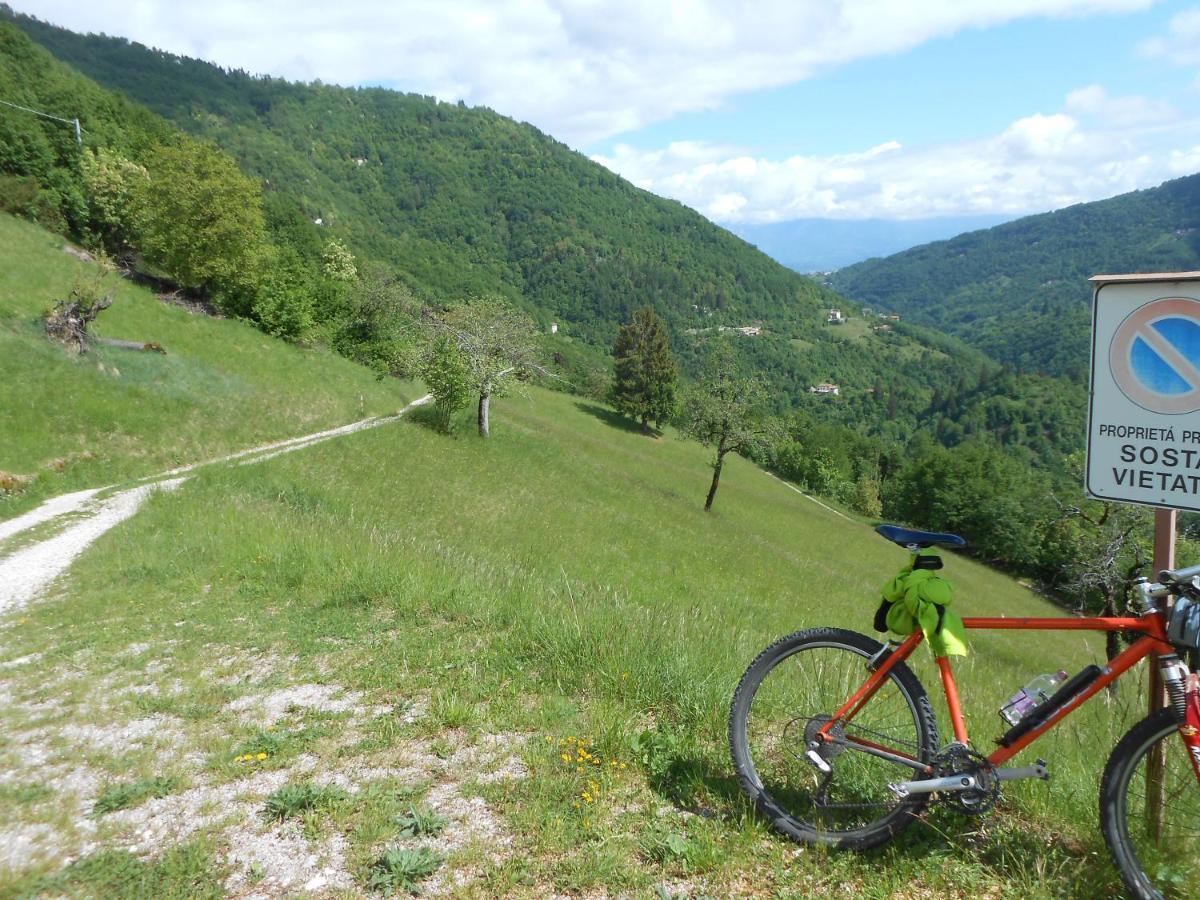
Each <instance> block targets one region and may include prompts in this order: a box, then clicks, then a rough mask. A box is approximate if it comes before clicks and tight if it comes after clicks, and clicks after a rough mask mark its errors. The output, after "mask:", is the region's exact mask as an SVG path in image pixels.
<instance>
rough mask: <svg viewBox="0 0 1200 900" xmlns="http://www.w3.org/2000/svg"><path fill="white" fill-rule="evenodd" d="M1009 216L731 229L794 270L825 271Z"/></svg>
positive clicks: (799, 221)
mask: <svg viewBox="0 0 1200 900" xmlns="http://www.w3.org/2000/svg"><path fill="white" fill-rule="evenodd" d="M1011 218H1012V216H937V217H934V218H930V219H791V220H789V221H787V222H770V223H766V224H761V225H731V226H730V227H729V230H730V231H732V232H733V233H734V234H736V235H738V236H739V237H742V238H745V239H746V240H747V241H749V242H750V243H751V244H753V245H754V246H755V247H757V248H758V249H759V250H761V251H762V252H763V253H765V254H767V255H768V256H769V257H771V258H772V259H774V260H778V261H779V262H781V263H783V264H784V265H785V266H787V267H788V268H789V269H794V270H795V271H797V272H829V271H831V270H833V269H840V268H842V267H844V266H849V265H853V264H854V263H856V262H862V261H863V260H865V259H872V258H874V257H876V256H891V255H892V254H893V253H899V252H900V251H902V250H907V249H909V248H910V247H916V246H917V245H918V244H927V243H929V242H930V241H941V240H946V239H947V238H952V237H954V236H955V235H958V234H963V233H964V232H967V231H978V230H979V229H981V228H991V227H992V226H993V225H999V224H1000V223H1001V222H1007V221H1008V220H1009V219H1011Z"/></svg>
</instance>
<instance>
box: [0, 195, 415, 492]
mask: <svg viewBox="0 0 1200 900" xmlns="http://www.w3.org/2000/svg"><path fill="white" fill-rule="evenodd" d="M62 247H63V239H62V238H61V237H58V236H55V235H51V234H49V233H48V232H46V231H44V230H43V229H40V228H38V227H37V226H35V225H31V224H30V223H28V222H24V221H21V220H18V219H14V218H12V217H11V216H7V215H3V214H0V473H8V474H9V475H12V476H18V478H20V479H21V480H22V481H24V480H26V479H30V478H32V482H31V483H29V484H28V486H27V488H26V489H25V490H24V491H22V492H20V493H18V494H15V495H10V496H6V495H5V494H4V493H3V491H0V516H8V515H10V514H15V513H17V512H20V511H22V510H23V509H25V508H27V507H28V506H30V505H32V504H34V503H35V502H36V501H37V500H40V499H44V498H45V497H48V496H53V495H55V494H59V493H63V492H65V491H70V490H77V489H79V488H83V487H98V486H100V485H105V484H111V483H114V482H120V481H123V480H125V479H128V478H130V477H136V476H142V475H149V474H153V473H156V472H160V471H162V470H165V469H169V468H172V467H174V466H177V465H181V464H185V463H192V462H198V461H201V460H205V459H209V458H211V457H215V456H219V455H221V454H223V453H228V452H231V451H235V450H240V449H242V448H244V447H250V446H253V445H255V444H259V443H264V442H268V441H273V440H279V439H283V438H288V437H293V436H298V435H302V434H307V433H309V432H313V431H318V430H321V429H323V428H329V427H332V426H335V425H342V424H346V423H348V422H352V421H354V420H356V419H360V418H362V417H364V416H370V415H378V414H383V413H392V412H395V411H396V410H398V409H399V408H400V407H402V406H403V405H404V404H405V403H406V402H407V401H408V400H411V399H412V398H413V397H415V396H417V392H416V391H415V390H414V389H413V388H412V386H411V385H407V384H403V383H401V382H397V381H394V380H389V381H379V380H377V379H376V378H375V377H374V376H373V375H372V374H371V373H370V372H368V371H367V370H366V369H364V368H362V367H361V366H357V365H355V364H353V363H351V362H349V361H347V360H345V359H342V358H340V357H338V356H336V355H334V354H333V353H330V352H328V351H326V350H322V349H306V348H301V347H296V346H292V345H288V344H285V343H283V342H281V341H277V340H274V339H272V338H270V337H268V336H266V335H264V334H263V333H262V332H260V331H258V330H256V329H254V328H252V327H251V326H249V325H247V324H245V323H243V322H237V321H231V320H218V319H213V318H209V317H207V316H203V315H193V314H190V313H188V312H186V311H184V310H183V309H181V308H179V307H175V306H170V305H167V304H165V303H162V302H160V301H158V300H156V299H155V298H154V296H153V294H152V293H151V292H150V291H149V290H148V289H146V288H144V287H139V286H137V285H134V284H132V283H130V282H128V281H125V280H123V279H121V278H119V277H117V276H116V275H108V276H103V277H102V275H101V270H100V269H99V268H98V267H97V266H96V265H94V264H90V263H85V262H81V261H80V260H78V259H75V258H74V257H72V256H70V255H68V254H66V253H64V252H62ZM98 278H101V279H102V280H101V282H100V284H101V289H102V290H104V291H107V290H109V289H112V290H113V291H114V292H115V295H114V302H113V305H112V307H111V308H109V309H108V310H106V311H104V312H102V313H101V314H100V316H99V318H98V319H97V320H96V326H95V332H96V333H97V334H99V335H101V336H104V337H110V338H122V339H126V340H136V341H142V342H148V341H149V342H155V343H158V344H161V345H162V346H163V348H164V349H165V350H166V351H167V352H166V355H165V356H164V355H162V354H159V353H153V352H140V351H131V350H123V349H117V348H114V347H107V346H96V347H95V348H94V349H93V350H92V351H91V352H89V353H87V354H84V355H83V356H81V357H78V358H75V357H71V356H69V355H68V354H67V353H66V352H65V351H64V350H63V349H62V348H61V347H58V346H55V345H51V344H50V343H49V342H47V341H46V339H45V337H44V336H43V334H42V314H43V313H44V312H45V311H46V310H47V309H49V308H50V307H52V306H53V303H54V301H55V300H58V299H62V298H65V297H66V296H67V295H68V294H69V293H70V291H71V289H72V288H73V287H74V286H76V285H77V284H84V285H90V284H93V283H94V282H95V281H96V280H97V279H98Z"/></svg>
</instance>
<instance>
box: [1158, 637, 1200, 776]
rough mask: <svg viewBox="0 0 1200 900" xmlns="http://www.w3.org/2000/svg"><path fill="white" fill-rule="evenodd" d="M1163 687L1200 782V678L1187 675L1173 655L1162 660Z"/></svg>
mask: <svg viewBox="0 0 1200 900" xmlns="http://www.w3.org/2000/svg"><path fill="white" fill-rule="evenodd" d="M1161 666H1162V681H1163V687H1165V688H1166V689H1167V699H1168V701H1169V702H1170V704H1171V709H1172V710H1173V711H1174V713H1175V719H1176V721H1178V723H1179V736H1180V737H1181V738H1183V743H1184V745H1185V746H1186V747H1187V748H1188V757H1189V758H1190V759H1191V761H1192V770H1193V771H1194V772H1195V773H1196V779H1197V781H1200V675H1192V674H1189V673H1188V669H1187V666H1185V665H1184V664H1183V661H1182V660H1181V659H1180V658H1179V657H1178V656H1176V655H1175V654H1171V655H1170V656H1164V657H1162V659H1161Z"/></svg>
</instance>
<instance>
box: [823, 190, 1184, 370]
mask: <svg viewBox="0 0 1200 900" xmlns="http://www.w3.org/2000/svg"><path fill="white" fill-rule="evenodd" d="M1198 268H1200V175H1192V176H1188V177H1186V178H1179V179H1176V180H1174V181H1168V182H1166V183H1165V184H1163V185H1161V186H1159V187H1156V188H1151V189H1150V190H1144V191H1135V192H1133V193H1130V194H1123V195H1121V196H1119V197H1113V198H1112V199H1109V200H1101V201H1098V202H1095V203H1081V204H1079V205H1077V206H1071V207H1068V208H1067V209H1060V210H1056V211H1055V212H1050V213H1045V214H1043V215H1038V216H1028V217H1026V218H1024V219H1018V220H1017V221H1015V222H1009V223H1007V224H1005V225H998V226H996V227H995V228H989V229H987V230H984V231H974V232H971V233H970V234H964V235H960V236H959V237H956V238H954V239H952V240H949V241H940V242H938V243H934V244H928V245H926V246H923V247H916V248H914V249H912V250H907V251H905V252H903V253H898V254H896V255H895V256H889V257H887V258H886V259H879V260H868V261H866V262H862V263H858V264H857V265H854V266H849V267H848V268H845V269H842V270H841V271H839V272H836V273H834V275H833V276H832V277H831V283H832V284H833V286H834V287H835V288H836V289H837V290H839V291H841V292H842V293H844V294H845V295H846V296H848V297H852V298H854V299H855V300H857V301H859V302H860V303H863V304H865V305H867V306H872V307H875V308H876V309H878V310H882V311H896V312H899V313H903V314H904V315H905V316H908V317H911V318H912V319H913V320H914V321H917V322H924V323H927V324H936V325H937V327H938V328H940V329H942V330H944V331H947V332H949V333H951V334H954V335H957V336H958V337H961V338H962V339H963V340H965V341H967V342H969V343H971V344H973V345H974V346H976V347H978V348H980V349H981V350H984V351H985V352H986V353H988V354H989V355H991V356H992V357H993V358H995V359H998V360H1000V361H1002V362H1007V363H1011V364H1012V365H1016V366H1020V367H1021V368H1022V369H1026V370H1036V371H1042V372H1048V373H1051V374H1055V375H1067V376H1069V377H1071V378H1073V379H1076V380H1082V378H1083V376H1084V375H1085V374H1086V370H1087V364H1088V347H1089V343H1088V342H1089V337H1088V335H1089V332H1090V319H1089V309H1090V305H1091V287H1090V285H1089V284H1088V283H1087V279H1088V278H1089V277H1091V276H1092V275H1098V274H1101V273H1110V272H1170V271H1190V270H1194V269H1198Z"/></svg>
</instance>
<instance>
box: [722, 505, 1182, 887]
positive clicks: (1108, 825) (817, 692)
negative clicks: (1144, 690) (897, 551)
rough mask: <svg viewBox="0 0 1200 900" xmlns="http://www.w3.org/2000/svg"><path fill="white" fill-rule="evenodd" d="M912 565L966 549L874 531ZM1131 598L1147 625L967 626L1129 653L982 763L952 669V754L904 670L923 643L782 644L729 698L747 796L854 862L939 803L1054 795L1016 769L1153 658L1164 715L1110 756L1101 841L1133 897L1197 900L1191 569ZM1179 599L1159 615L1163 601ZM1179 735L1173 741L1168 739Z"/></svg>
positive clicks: (1041, 769) (1086, 621)
mask: <svg viewBox="0 0 1200 900" xmlns="http://www.w3.org/2000/svg"><path fill="white" fill-rule="evenodd" d="M876 530H877V531H879V532H880V533H881V534H883V535H884V536H885V537H887V538H888V539H889V540H891V541H893V542H895V543H896V544H899V545H900V546H903V547H906V548H907V549H908V550H910V551H911V552H913V553H914V554H915V553H916V552H917V551H918V550H920V549H924V548H928V547H932V546H935V545H942V546H956V547H961V546H964V545H965V543H966V542H965V541H963V539H962V538H960V537H958V536H956V535H952V534H937V533H933V532H923V531H912V530H908V529H904V528H899V527H897V526H894V525H881V526H880V527H879V528H878V529H876ZM1158 578H1159V580H1158V582H1157V583H1153V584H1151V583H1149V582H1148V581H1147V579H1144V578H1143V579H1140V580H1139V581H1138V583H1137V584H1136V592H1137V599H1138V602H1139V604H1140V606H1141V611H1142V614H1141V615H1140V616H1138V617H1137V618H1132V617H1115V618H1114V617H1096V618H1075V617H1071V618H1025V617H1014V618H964V619H963V624H964V626H965V627H966V628H967V629H972V628H988V629H1016V630H1042V631H1115V632H1119V633H1121V634H1125V635H1127V636H1129V637H1130V638H1131V640H1132V642H1131V643H1130V644H1129V646H1128V648H1127V649H1126V650H1125V651H1124V652H1122V653H1121V654H1120V655H1119V656H1117V657H1116V658H1115V659H1114V660H1113V661H1112V662H1111V663H1109V664H1108V665H1107V666H1105V667H1103V668H1101V667H1099V666H1089V667H1087V668H1086V669H1084V670H1083V671H1082V672H1080V673H1078V674H1077V675H1075V676H1074V677H1073V678H1070V679H1069V680H1068V681H1066V682H1065V683H1064V684H1062V685H1061V686H1060V687H1058V689H1057V690H1056V691H1055V692H1054V694H1053V695H1051V696H1049V697H1048V698H1046V699H1045V700H1044V701H1042V702H1041V703H1040V704H1039V705H1038V706H1037V707H1035V708H1034V709H1032V710H1031V711H1029V712H1028V713H1027V714H1026V715H1025V717H1024V718H1022V719H1021V720H1020V721H1019V722H1018V723H1017V724H1016V725H1015V726H1013V727H1012V728H1010V729H1009V730H1008V732H1006V733H1005V734H1004V735H1003V736H1002V737H1001V738H1000V739H999V740H998V742H997V743H998V744H999V746H998V748H997V749H996V750H994V751H992V752H991V753H990V754H988V755H986V756H985V755H984V754H983V753H981V752H979V751H978V750H977V749H975V748H974V747H973V746H972V745H971V741H970V738H969V737H968V735H967V727H966V724H965V722H964V720H963V715H962V709H961V707H960V705H959V697H958V686H957V685H956V684H955V681H954V673H953V671H952V670H951V665H950V660H949V658H948V657H945V656H942V657H938V659H937V664H938V668H939V669H940V671H941V676H942V687H943V689H944V690H945V693H946V705H947V708H948V709H949V712H950V719H951V725H952V727H953V729H954V740H953V741H951V742H949V743H948V744H945V745H944V746H943V745H942V744H941V743H940V741H939V739H938V722H937V718H936V716H935V714H934V711H933V708H932V706H931V705H930V702H929V697H928V695H927V694H926V693H925V688H923V687H922V686H921V683H920V682H919V681H918V680H917V678H916V676H915V675H914V674H913V673H912V670H911V669H909V667H908V666H907V665H906V664H905V660H907V659H908V658H909V657H910V656H911V655H912V654H913V651H915V650H916V649H917V646H918V645H919V644H920V643H921V641H922V640H923V639H924V634H923V632H922V631H921V629H919V628H918V629H916V631H914V633H913V634H912V636H911V637H909V638H907V639H906V640H904V641H903V642H902V643H898V642H895V641H888V642H887V643H885V644H881V643H879V642H878V641H876V640H874V639H872V638H869V637H867V636H865V635H862V634H857V633H855V632H853V631H847V630H845V629H841V628H812V629H807V630H805V631H798V632H796V633H795V634H791V635H788V636H787V637H785V638H781V639H780V640H778V641H776V642H775V643H774V644H772V645H771V646H769V647H768V648H767V649H766V650H764V651H763V652H762V653H760V654H759V655H758V658H757V659H755V660H754V662H753V663H751V664H750V667H749V668H748V669H747V670H746V674H745V675H743V676H742V680H741V683H740V684H739V685H738V688H737V691H736V692H735V694H734V697H733V705H732V708H731V709H730V713H729V742H730V747H731V750H732V753H733V763H734V767H735V769H736V771H737V776H738V780H739V781H740V782H741V785H742V788H743V790H745V791H746V793H747V794H748V795H749V796H750V797H751V799H753V800H754V803H755V805H756V806H757V808H758V809H759V811H760V812H762V813H763V815H765V816H766V817H767V818H768V819H770V821H771V823H772V825H774V827H775V828H776V829H778V830H779V831H781V832H783V833H784V834H786V835H788V836H789V837H791V838H793V839H794V840H796V841H799V842H802V843H808V844H822V845H826V846H831V847H839V848H848V849H855V850H861V849H865V848H868V847H874V846H877V845H879V844H882V843H884V842H886V841H888V840H890V839H891V838H892V837H894V836H895V835H896V834H898V833H899V832H900V831H901V830H902V829H904V828H905V827H907V826H908V825H910V824H912V822H913V821H914V820H915V818H916V817H917V816H918V815H919V814H920V813H921V812H922V810H924V809H925V807H926V806H927V805H928V804H929V802H930V800H931V799H933V798H934V797H937V798H938V799H940V800H942V801H944V802H946V803H948V804H949V805H951V806H952V807H954V808H956V809H957V810H958V811H960V812H963V813H969V814H972V815H977V814H981V813H984V812H986V811H987V810H989V809H990V808H991V807H992V806H993V805H994V804H995V803H996V801H997V800H998V799H999V797H1000V788H1001V785H1002V784H1003V783H1004V782H1006V781H1012V780H1015V779H1020V778H1041V779H1048V778H1049V777H1050V776H1049V772H1048V770H1047V766H1046V763H1045V762H1044V761H1042V760H1038V761H1037V762H1036V763H1035V764H1034V765H1030V766H1022V767H1013V768H1008V767H1006V766H1005V764H1006V763H1007V762H1009V760H1011V759H1012V758H1013V757H1014V756H1016V755H1017V754H1018V753H1020V752H1021V751H1022V750H1024V749H1025V748H1026V747H1027V746H1029V744H1031V743H1032V742H1033V741H1035V740H1037V739H1038V738H1039V737H1041V736H1042V735H1043V734H1045V733H1046V732H1047V731H1049V730H1050V729H1051V728H1053V727H1054V726H1055V725H1057V724H1058V723H1059V722H1061V721H1062V720H1063V719H1064V718H1065V717H1066V716H1068V715H1069V714H1070V713H1071V712H1072V711H1074V710H1075V709H1078V708H1079V707H1080V706H1081V705H1083V704H1084V703H1086V702H1087V701H1088V700H1089V699H1091V698H1092V697H1094V696H1095V695H1096V694H1097V693H1098V692H1099V691H1101V690H1102V689H1103V688H1104V687H1106V686H1107V685H1109V684H1110V683H1112V682H1113V681H1115V680H1116V679H1118V678H1120V677H1121V676H1122V675H1124V674H1125V673H1126V672H1128V671H1129V670H1130V668H1132V667H1133V666H1134V665H1136V664H1137V663H1138V662H1140V661H1141V660H1142V659H1145V658H1146V657H1148V656H1157V658H1158V663H1157V664H1158V666H1159V667H1160V670H1161V672H1162V679H1163V683H1164V685H1165V686H1166V692H1167V697H1168V701H1169V702H1168V704H1167V706H1166V708H1164V709H1162V710H1160V711H1158V712H1156V713H1153V714H1152V715H1150V716H1148V717H1147V718H1145V719H1143V720H1142V721H1141V722H1139V723H1138V724H1137V725H1135V726H1134V727H1133V728H1132V729H1131V730H1130V731H1129V733H1128V734H1126V735H1125V736H1124V737H1123V738H1122V739H1121V741H1120V742H1119V743H1118V744H1117V746H1116V748H1115V749H1114V750H1113V752H1112V755H1111V756H1110V757H1109V759H1108V765H1107V766H1106V767H1105V770H1104V779H1103V782H1102V784H1101V788H1100V827H1101V829H1102V831H1103V832H1104V838H1105V840H1106V841H1107V843H1108V846H1109V849H1110V850H1111V852H1112V855H1113V859H1114V860H1115V862H1116V864H1117V867H1118V868H1119V869H1120V872H1121V877H1122V879H1123V880H1124V882H1125V885H1126V886H1127V887H1128V888H1129V890H1130V891H1131V892H1132V893H1133V895H1134V896H1136V897H1164V896H1167V897H1171V896H1195V892H1196V885H1197V884H1200V878H1198V876H1200V692H1198V690H1197V676H1195V675H1193V674H1191V670H1190V668H1189V666H1188V665H1187V664H1185V662H1184V661H1183V659H1181V656H1180V654H1181V653H1182V654H1184V656H1186V657H1188V658H1189V659H1191V660H1192V662H1193V664H1194V662H1195V659H1196V651H1197V646H1200V566H1195V567H1192V568H1188V569H1177V570H1175V571H1164V572H1161V573H1160V574H1159V576H1158ZM1169 595H1175V596H1176V597H1177V598H1178V599H1177V600H1176V602H1175V603H1174V605H1173V606H1172V608H1171V609H1170V611H1168V608H1167V597H1168V596H1169ZM1172 735H1178V739H1172Z"/></svg>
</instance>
